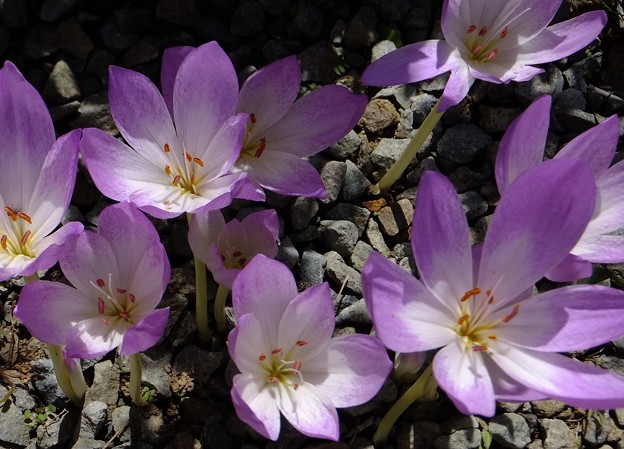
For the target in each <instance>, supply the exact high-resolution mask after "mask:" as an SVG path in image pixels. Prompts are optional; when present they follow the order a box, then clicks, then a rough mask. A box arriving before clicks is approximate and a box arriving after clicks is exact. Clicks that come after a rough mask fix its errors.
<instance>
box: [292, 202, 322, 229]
mask: <svg viewBox="0 0 624 449" xmlns="http://www.w3.org/2000/svg"><path fill="white" fill-rule="evenodd" d="M318 210H319V205H318V202H317V200H316V199H315V198H308V197H304V196H298V197H296V198H295V199H294V201H293V202H292V203H290V205H289V206H288V214H289V216H290V224H291V225H292V227H293V229H295V230H296V231H301V230H303V229H305V228H307V227H308V226H309V225H310V223H311V222H312V219H313V218H314V216H315V215H316V214H317V213H318Z"/></svg>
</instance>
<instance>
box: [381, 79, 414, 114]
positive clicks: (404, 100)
mask: <svg viewBox="0 0 624 449" xmlns="http://www.w3.org/2000/svg"><path fill="white" fill-rule="evenodd" d="M415 93H416V86H414V85H413V84H401V85H399V86H390V87H384V88H383V89H381V90H380V91H379V92H377V93H376V94H375V96H374V97H373V98H394V99H395V101H396V102H397V103H398V104H399V106H401V108H403V109H407V108H409V107H410V105H411V101H412V98H413V97H414V94H415Z"/></svg>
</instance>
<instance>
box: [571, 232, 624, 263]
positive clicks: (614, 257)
mask: <svg viewBox="0 0 624 449" xmlns="http://www.w3.org/2000/svg"><path fill="white" fill-rule="evenodd" d="M572 252H573V253H574V254H577V255H578V256H580V257H582V258H583V259H585V260H588V261H592V262H595V263H622V262H624V236H621V235H588V236H585V235H584V236H583V237H581V239H580V240H579V242H578V243H577V244H576V246H575V247H574V249H573V250H572Z"/></svg>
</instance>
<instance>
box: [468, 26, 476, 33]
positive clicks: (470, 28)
mask: <svg viewBox="0 0 624 449" xmlns="http://www.w3.org/2000/svg"><path fill="white" fill-rule="evenodd" d="M476 29H477V26H476V25H470V26H469V27H468V34H470V33H474V31H475V30H476Z"/></svg>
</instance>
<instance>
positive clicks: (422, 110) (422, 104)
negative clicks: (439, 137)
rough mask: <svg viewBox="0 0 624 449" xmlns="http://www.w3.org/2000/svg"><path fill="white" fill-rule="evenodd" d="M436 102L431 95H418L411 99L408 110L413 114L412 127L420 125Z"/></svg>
mask: <svg viewBox="0 0 624 449" xmlns="http://www.w3.org/2000/svg"><path fill="white" fill-rule="evenodd" d="M437 101H438V99H437V98H436V97H435V96H433V95H431V94H419V95H415V96H413V97H412V98H411V100H410V109H411V110H412V112H413V113H414V126H420V125H422V122H424V121H425V119H426V118H427V116H428V115H429V113H430V112H431V110H432V109H433V106H434V105H435V104H436V102H437Z"/></svg>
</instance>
